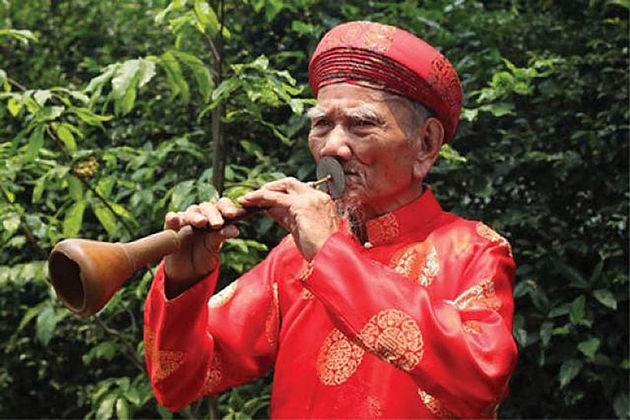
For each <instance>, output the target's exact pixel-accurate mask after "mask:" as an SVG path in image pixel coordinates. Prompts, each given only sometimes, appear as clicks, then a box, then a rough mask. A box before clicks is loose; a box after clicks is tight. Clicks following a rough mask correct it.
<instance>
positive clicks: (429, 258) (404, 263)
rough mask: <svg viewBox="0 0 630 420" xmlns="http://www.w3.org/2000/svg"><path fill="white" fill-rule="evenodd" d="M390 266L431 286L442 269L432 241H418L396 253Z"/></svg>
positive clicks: (422, 283)
mask: <svg viewBox="0 0 630 420" xmlns="http://www.w3.org/2000/svg"><path fill="white" fill-rule="evenodd" d="M389 266H390V267H392V268H393V269H394V271H396V272H397V273H399V274H402V275H403V276H405V277H407V278H409V279H411V280H413V281H415V282H418V283H419V284H420V285H422V286H425V287H427V286H429V285H430V284H431V283H432V282H433V278H434V277H435V276H436V275H437V274H438V272H439V271H440V262H439V260H438V255H437V250H436V249H435V246H433V244H432V243H431V242H430V241H425V242H418V243H415V244H411V245H409V246H406V247H404V248H401V249H399V250H398V251H396V253H394V255H393V256H392V259H391V260H390V263H389Z"/></svg>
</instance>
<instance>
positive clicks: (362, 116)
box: [345, 104, 383, 122]
mask: <svg viewBox="0 0 630 420" xmlns="http://www.w3.org/2000/svg"><path fill="white" fill-rule="evenodd" d="M345 114H346V117H348V118H351V119H354V120H368V121H374V122H383V117H382V116H381V114H379V112H378V111H377V110H376V108H375V107H374V106H373V105H370V104H364V105H361V106H358V107H356V108H350V109H348V110H346V111H345Z"/></svg>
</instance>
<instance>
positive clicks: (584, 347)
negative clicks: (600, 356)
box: [577, 337, 599, 360]
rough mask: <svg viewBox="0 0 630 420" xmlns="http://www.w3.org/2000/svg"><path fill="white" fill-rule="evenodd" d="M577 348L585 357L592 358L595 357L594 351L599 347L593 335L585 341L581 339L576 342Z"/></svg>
mask: <svg viewBox="0 0 630 420" xmlns="http://www.w3.org/2000/svg"><path fill="white" fill-rule="evenodd" d="M577 348H578V350H579V351H581V352H582V353H583V354H584V355H585V356H586V357H588V358H589V359H591V360H592V359H593V358H594V357H595V352H597V349H598V348H599V339H598V338H594V337H593V338H590V339H588V340H586V341H582V342H581V343H579V344H578V346H577Z"/></svg>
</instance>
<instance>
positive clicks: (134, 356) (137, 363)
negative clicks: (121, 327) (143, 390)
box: [93, 315, 146, 372]
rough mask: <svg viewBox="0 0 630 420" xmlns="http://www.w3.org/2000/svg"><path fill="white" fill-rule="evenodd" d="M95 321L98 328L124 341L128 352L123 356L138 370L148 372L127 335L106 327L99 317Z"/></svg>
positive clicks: (95, 317)
mask: <svg viewBox="0 0 630 420" xmlns="http://www.w3.org/2000/svg"><path fill="white" fill-rule="evenodd" d="M93 319H94V320H95V321H96V323H97V324H98V326H99V327H101V328H102V329H103V331H105V332H106V333H107V334H109V335H112V336H114V337H116V338H118V339H119V340H120V341H122V344H123V346H124V348H125V349H126V351H124V352H123V356H125V357H126V358H127V359H129V360H130V361H131V362H132V363H133V364H134V365H135V366H136V367H137V368H138V369H140V371H141V372H146V369H145V367H144V363H143V362H142V361H141V360H140V358H138V354H137V353H136V349H135V348H134V347H133V346H132V345H131V343H129V341H128V340H127V337H125V335H124V334H122V333H121V332H120V331H118V330H115V329H113V328H110V327H108V326H107V325H105V323H104V322H103V321H102V320H101V319H100V318H99V317H98V316H96V315H95V316H94V318H93Z"/></svg>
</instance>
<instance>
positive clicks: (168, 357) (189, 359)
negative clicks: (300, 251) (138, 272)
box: [144, 251, 280, 411]
mask: <svg viewBox="0 0 630 420" xmlns="http://www.w3.org/2000/svg"><path fill="white" fill-rule="evenodd" d="M274 267H275V263H274V252H273V251H272V253H270V255H269V256H268V257H267V259H265V260H264V261H263V262H262V263H260V264H259V265H258V266H256V267H255V268H254V269H252V270H251V271H250V272H248V273H247V274H245V275H244V276H242V277H241V278H239V279H238V280H236V281H234V282H233V283H231V284H230V285H228V286H227V287H226V288H224V289H223V290H221V291H220V292H219V293H217V294H216V295H214V296H212V297H211V295H212V292H213V291H214V289H215V287H216V283H217V278H218V273H217V272H218V270H215V271H214V272H213V273H212V274H210V275H209V276H208V277H207V278H205V279H203V280H201V281H199V282H198V283H196V284H195V285H194V286H193V287H191V288H190V289H188V290H187V291H185V292H184V293H182V294H180V295H178V296H177V297H176V298H174V299H170V300H169V299H167V298H166V296H165V293H164V276H165V275H164V266H163V264H161V265H160V266H159V268H158V270H157V273H156V275H155V278H154V280H153V284H152V286H151V290H150V292H149V295H148V297H147V300H146V305H145V316H144V321H145V327H144V342H145V360H146V365H147V371H148V375H149V379H150V381H151V384H152V387H153V391H154V394H155V396H156V398H157V400H158V401H159V402H160V403H161V404H162V405H164V406H165V407H167V408H169V409H170V410H172V411H176V410H179V409H181V408H183V407H184V406H186V405H187V404H189V403H190V402H192V401H195V400H197V399H199V398H201V397H203V396H204V395H208V394H213V393H217V392H220V391H222V390H224V389H226V388H228V387H232V386H236V385H240V384H242V383H244V382H247V381H250V380H252V379H254V378H256V377H259V376H262V375H264V374H266V373H267V372H268V371H269V370H270V369H271V367H272V366H273V363H274V360H275V357H276V352H277V335H278V330H279V322H280V311H279V304H278V292H277V284H276V283H275V282H274V281H273V278H274Z"/></svg>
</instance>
